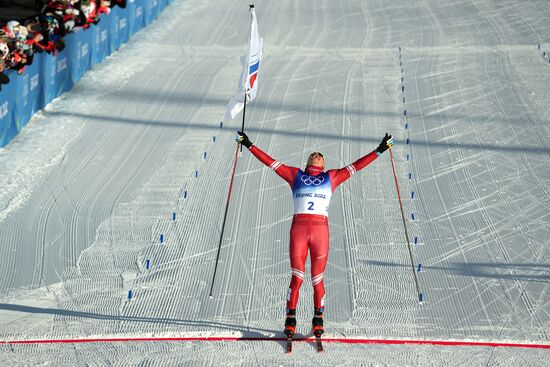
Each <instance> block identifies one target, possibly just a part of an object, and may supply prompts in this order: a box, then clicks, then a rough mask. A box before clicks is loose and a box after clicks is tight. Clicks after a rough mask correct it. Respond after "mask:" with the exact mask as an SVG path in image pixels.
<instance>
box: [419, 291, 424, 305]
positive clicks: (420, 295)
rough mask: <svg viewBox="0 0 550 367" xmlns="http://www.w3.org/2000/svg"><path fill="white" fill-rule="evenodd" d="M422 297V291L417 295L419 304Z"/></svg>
mask: <svg viewBox="0 0 550 367" xmlns="http://www.w3.org/2000/svg"><path fill="white" fill-rule="evenodd" d="M423 298H424V295H423V294H422V293H420V294H419V295H418V302H419V303H420V304H422V300H423Z"/></svg>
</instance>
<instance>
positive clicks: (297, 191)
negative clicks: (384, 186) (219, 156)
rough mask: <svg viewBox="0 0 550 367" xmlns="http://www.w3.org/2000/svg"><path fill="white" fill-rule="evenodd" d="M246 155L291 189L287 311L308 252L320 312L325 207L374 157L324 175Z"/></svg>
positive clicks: (258, 155)
mask: <svg viewBox="0 0 550 367" xmlns="http://www.w3.org/2000/svg"><path fill="white" fill-rule="evenodd" d="M250 152H251V153H252V154H254V156H255V157H256V158H258V160H260V161H261V162H262V163H264V164H265V165H266V166H268V167H269V168H271V169H273V170H274V171H275V173H277V174H278V175H279V176H280V177H281V178H282V179H284V180H285V181H286V182H288V184H289V185H290V188H291V189H292V197H293V201H294V216H293V219H292V225H291V227H290V267H291V268H292V278H291V280H290V286H289V289H288V294H287V308H288V309H295V308H296V305H297V304H298V296H299V292H300V286H301V285H302V280H303V278H304V276H305V266H306V259H307V253H308V250H309V252H310V255H311V280H312V284H313V302H314V307H316V308H323V307H324V303H325V286H324V284H323V276H324V272H325V266H326V264H327V259H328V247H329V230H328V206H329V204H330V198H331V195H332V193H333V192H334V190H335V189H336V188H337V187H338V186H339V185H340V184H341V183H343V182H344V181H346V180H347V179H348V178H350V177H351V176H352V175H353V174H354V173H356V172H357V171H359V170H361V169H363V168H364V167H366V166H367V165H369V164H370V163H371V162H372V161H374V160H375V159H376V158H377V157H378V153H377V152H376V151H372V152H371V153H369V154H367V155H365V156H364V157H362V158H360V159H358V160H357V161H356V162H354V163H352V164H349V165H347V166H345V167H343V168H340V169H331V170H328V171H326V172H325V171H323V169H322V167H317V166H308V167H306V169H305V171H302V170H300V169H298V168H296V167H289V166H286V165H284V164H282V163H281V162H279V161H277V160H275V159H273V158H271V157H270V156H269V155H267V154H266V153H265V152H263V151H262V150H261V149H260V148H258V147H257V146H252V147H251V148H250Z"/></svg>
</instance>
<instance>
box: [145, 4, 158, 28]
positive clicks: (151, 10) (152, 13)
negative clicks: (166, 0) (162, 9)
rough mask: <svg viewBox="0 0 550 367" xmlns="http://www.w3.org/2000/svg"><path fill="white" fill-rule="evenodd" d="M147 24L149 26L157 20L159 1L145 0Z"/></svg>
mask: <svg viewBox="0 0 550 367" xmlns="http://www.w3.org/2000/svg"><path fill="white" fill-rule="evenodd" d="M144 2H145V23H146V24H149V23H151V22H152V21H153V20H155V19H156V18H157V15H158V12H159V7H158V0H145V1H144Z"/></svg>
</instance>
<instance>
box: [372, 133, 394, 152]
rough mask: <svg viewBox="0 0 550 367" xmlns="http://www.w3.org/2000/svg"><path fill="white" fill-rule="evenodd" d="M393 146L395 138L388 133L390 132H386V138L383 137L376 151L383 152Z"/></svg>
mask: <svg viewBox="0 0 550 367" xmlns="http://www.w3.org/2000/svg"><path fill="white" fill-rule="evenodd" d="M392 146H393V138H392V136H391V135H388V133H386V135H385V136H384V139H382V142H381V143H380V145H379V146H378V148H376V151H377V152H378V153H380V154H382V153H384V152H385V151H386V149H388V148H391V147H392Z"/></svg>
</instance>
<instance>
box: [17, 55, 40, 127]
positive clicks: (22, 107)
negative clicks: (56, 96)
mask: <svg viewBox="0 0 550 367" xmlns="http://www.w3.org/2000/svg"><path fill="white" fill-rule="evenodd" d="M41 63H42V55H35V57H34V62H33V63H32V65H30V66H27V67H26V68H25V72H24V73H23V75H18V76H14V78H13V79H12V83H14V84H15V88H16V92H15V95H14V98H15V125H16V127H17V131H18V132H19V131H21V129H22V128H23V127H24V126H25V125H26V124H27V122H28V121H29V120H30V118H31V117H32V115H33V114H34V113H35V112H36V111H38V110H40V109H41V108H43V107H44V105H43V98H42V88H41V85H40V64H41ZM10 84H11V83H10Z"/></svg>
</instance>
